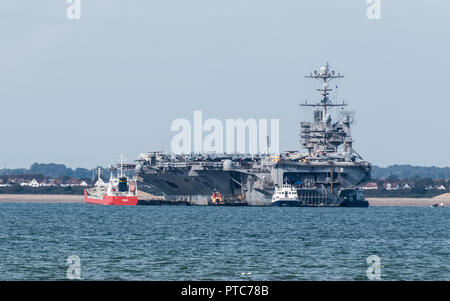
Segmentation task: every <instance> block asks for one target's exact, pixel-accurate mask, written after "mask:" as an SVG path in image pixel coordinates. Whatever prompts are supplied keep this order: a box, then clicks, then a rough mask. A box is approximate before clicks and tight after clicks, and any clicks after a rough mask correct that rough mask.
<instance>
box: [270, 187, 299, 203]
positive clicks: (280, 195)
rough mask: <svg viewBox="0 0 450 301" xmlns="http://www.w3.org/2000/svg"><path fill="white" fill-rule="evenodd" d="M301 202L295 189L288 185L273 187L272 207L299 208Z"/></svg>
mask: <svg viewBox="0 0 450 301" xmlns="http://www.w3.org/2000/svg"><path fill="white" fill-rule="evenodd" d="M301 204H302V202H301V201H300V200H299V199H298V195H297V189H296V188H295V187H293V186H292V185H290V184H287V183H284V184H283V185H281V187H278V186H277V187H275V192H274V194H273V196H272V206H279V207H299V206H301Z"/></svg>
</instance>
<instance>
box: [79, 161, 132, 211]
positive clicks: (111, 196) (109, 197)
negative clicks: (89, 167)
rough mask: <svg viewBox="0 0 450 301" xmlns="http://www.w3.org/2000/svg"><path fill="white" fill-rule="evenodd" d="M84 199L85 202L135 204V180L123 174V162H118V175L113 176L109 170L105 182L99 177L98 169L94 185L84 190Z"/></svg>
mask: <svg viewBox="0 0 450 301" xmlns="http://www.w3.org/2000/svg"><path fill="white" fill-rule="evenodd" d="M84 200H85V202H86V203H87V204H98V205H128V206H135V205H137V204H138V197H137V185H136V180H135V179H130V178H128V177H126V176H124V174H123V163H121V164H120V175H118V176H117V177H114V176H113V173H112V171H111V178H110V179H109V182H108V183H107V184H105V182H103V180H102V179H101V177H100V170H99V176H98V180H97V182H96V183H95V187H93V188H90V189H85V190H84Z"/></svg>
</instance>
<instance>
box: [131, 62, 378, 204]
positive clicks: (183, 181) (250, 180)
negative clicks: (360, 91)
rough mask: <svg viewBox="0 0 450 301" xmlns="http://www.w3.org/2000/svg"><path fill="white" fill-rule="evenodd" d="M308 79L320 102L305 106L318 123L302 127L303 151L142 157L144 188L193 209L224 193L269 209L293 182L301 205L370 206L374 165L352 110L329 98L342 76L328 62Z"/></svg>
mask: <svg viewBox="0 0 450 301" xmlns="http://www.w3.org/2000/svg"><path fill="white" fill-rule="evenodd" d="M306 77H307V78H310V79H314V80H318V81H320V83H321V87H320V88H319V89H317V91H319V93H320V95H321V100H320V101H318V102H317V103H308V102H304V103H302V104H300V105H301V106H303V107H312V108H314V115H313V120H312V121H302V122H300V124H299V126H300V138H301V141H300V142H301V148H302V149H303V150H304V152H300V151H293V152H282V153H280V154H260V155H244V154H216V153H213V154H187V155H175V154H171V153H163V152H150V153H142V154H140V155H139V158H138V160H136V161H135V162H134V163H133V164H132V166H133V167H134V170H135V176H136V177H137V179H138V181H139V185H138V187H139V189H140V190H143V191H147V192H151V193H156V194H159V195H162V196H163V198H164V199H165V200H173V201H185V202H187V203H188V204H192V205H208V202H209V200H210V198H211V195H212V194H213V193H214V192H216V191H219V192H220V193H221V195H222V196H223V197H224V199H225V201H226V202H227V203H243V202H245V203H247V204H248V205H261V206H264V205H270V203H271V198H272V195H273V193H274V188H275V187H276V185H282V184H283V183H288V184H291V185H293V186H295V187H296V189H297V193H298V198H299V200H300V201H301V204H302V206H330V207H339V206H341V207H367V206H368V202H367V201H366V200H365V199H364V195H363V194H362V191H361V190H360V189H358V185H360V184H362V183H364V182H366V181H368V180H369V179H370V176H371V165H370V163H369V162H367V161H365V160H364V159H363V158H362V157H361V156H360V155H359V154H358V153H357V152H356V151H355V150H354V148H353V140H352V138H351V132H350V126H351V125H352V124H353V119H354V115H353V112H351V111H344V107H345V106H347V104H346V103H344V102H342V103H334V102H332V100H331V99H330V92H331V91H332V90H333V89H331V88H330V81H332V80H335V79H338V78H342V77H343V75H341V74H336V72H335V71H331V69H330V65H329V64H328V63H327V64H326V65H325V66H323V67H321V68H320V69H319V70H318V71H314V72H312V73H311V74H310V75H308V76H306ZM333 107H339V108H341V110H340V114H339V115H340V117H339V118H337V119H338V120H336V121H333V120H332V117H331V114H330V111H331V108H333Z"/></svg>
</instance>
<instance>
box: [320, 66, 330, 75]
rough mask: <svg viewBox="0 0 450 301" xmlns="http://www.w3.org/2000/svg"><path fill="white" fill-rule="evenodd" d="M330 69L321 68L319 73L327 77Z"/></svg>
mask: <svg viewBox="0 0 450 301" xmlns="http://www.w3.org/2000/svg"><path fill="white" fill-rule="evenodd" d="M327 70H328V68H327V67H325V66H322V67H320V69H319V73H320V75H325V74H326V73H327Z"/></svg>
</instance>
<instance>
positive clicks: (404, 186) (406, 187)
mask: <svg viewBox="0 0 450 301" xmlns="http://www.w3.org/2000/svg"><path fill="white" fill-rule="evenodd" d="M402 189H411V186H409V185H408V183H406V184H405V185H403V187H402Z"/></svg>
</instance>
